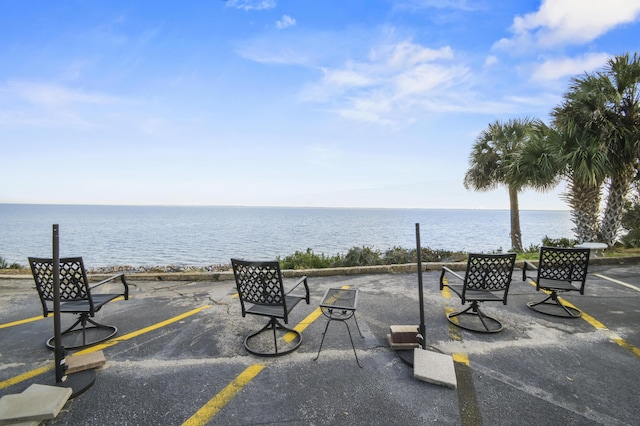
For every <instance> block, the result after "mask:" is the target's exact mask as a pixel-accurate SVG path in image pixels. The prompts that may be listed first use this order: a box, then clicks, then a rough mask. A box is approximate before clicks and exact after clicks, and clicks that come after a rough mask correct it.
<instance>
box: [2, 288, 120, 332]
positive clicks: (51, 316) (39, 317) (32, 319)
mask: <svg viewBox="0 0 640 426" xmlns="http://www.w3.org/2000/svg"><path fill="white" fill-rule="evenodd" d="M118 300H124V297H122V296H120V297H118V298H116V299H113V300H112V302H117V301H118ZM45 318H53V313H51V315H49V316H48V317H45V316H42V315H40V316H37V317H31V318H25V319H22V320H18V321H13V322H8V323H5V324H0V328H9V327H14V326H16V325H21V324H27V323H30V322H34V321H39V320H41V319H45Z"/></svg>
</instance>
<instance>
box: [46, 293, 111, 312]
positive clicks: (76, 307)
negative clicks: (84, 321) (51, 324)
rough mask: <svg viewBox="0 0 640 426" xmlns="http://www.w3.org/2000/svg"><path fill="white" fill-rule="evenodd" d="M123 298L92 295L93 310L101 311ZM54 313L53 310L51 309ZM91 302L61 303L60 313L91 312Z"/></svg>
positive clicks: (109, 295) (108, 295)
mask: <svg viewBox="0 0 640 426" xmlns="http://www.w3.org/2000/svg"><path fill="white" fill-rule="evenodd" d="M120 296H122V295H121V294H92V295H91V299H92V300H93V310H94V311H95V312H97V311H99V310H100V308H102V307H103V306H104V305H106V304H107V303H109V302H111V301H112V300H113V299H117V298H118V297H120ZM51 311H53V308H51ZM89 311H90V307H89V301H88V300H69V301H65V302H61V303H60V312H72V313H78V312H89Z"/></svg>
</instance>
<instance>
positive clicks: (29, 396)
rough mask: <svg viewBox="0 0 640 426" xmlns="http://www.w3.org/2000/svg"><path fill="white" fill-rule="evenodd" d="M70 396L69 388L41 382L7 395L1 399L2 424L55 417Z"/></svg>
mask: <svg viewBox="0 0 640 426" xmlns="http://www.w3.org/2000/svg"><path fill="white" fill-rule="evenodd" d="M70 397H71V389H69V388H64V387H57V386H46V385H39V384H33V385H31V386H29V387H28V388H27V389H26V390H25V391H24V392H22V393H20V394H13V395H5V396H3V397H2V398H1V399H0V425H9V424H15V423H19V422H33V421H38V422H39V421H43V420H49V419H53V418H55V417H56V416H57V415H58V413H60V410H62V407H64V404H66V403H67V400H68V399H69V398H70Z"/></svg>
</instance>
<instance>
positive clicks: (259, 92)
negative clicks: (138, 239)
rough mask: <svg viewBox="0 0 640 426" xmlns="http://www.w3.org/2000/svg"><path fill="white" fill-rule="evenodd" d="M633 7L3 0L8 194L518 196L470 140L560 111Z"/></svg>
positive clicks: (617, 45)
mask: <svg viewBox="0 0 640 426" xmlns="http://www.w3.org/2000/svg"><path fill="white" fill-rule="evenodd" d="M639 20H640V0H608V1H606V2H605V1H599V0H554V1H551V0H545V1H530V0H520V1H500V2H496V1H492V0H478V1H475V0H441V1H437V0H395V1H394V0H366V1H365V0H323V1H311V0H229V1H226V2H225V1H221V0H209V1H181V2H178V1H160V0H158V1H133V0H132V1H117V0H108V1H106V0H104V1H100V0H96V1H89V0H82V1H81V0H77V1H48V0H42V1H35V0H0V28H1V34H2V35H1V37H0V52H2V54H1V55H0V150H1V154H0V155H1V157H0V158H2V167H1V168H0V179H1V180H2V184H1V186H0V202H3V203H72V204H135V205H138V204H151V205H167V204H176V205H249V206H321V207H401V208H405V207H407V208H410V207H416V208H487V209H508V208H509V204H508V196H507V192H506V190H505V189H504V188H499V189H496V190H494V191H490V192H480V193H479V192H472V191H468V190H466V189H465V188H464V186H463V185H462V180H463V176H464V173H465V171H466V170H467V168H468V156H469V152H470V150H471V146H472V144H473V142H474V139H475V138H476V137H477V135H478V134H479V132H480V131H481V130H482V129H484V128H485V127H486V126H487V125H488V124H489V123H491V122H493V121H495V120H498V119H499V120H507V119H509V118H514V117H530V118H533V117H538V118H541V119H543V120H545V121H546V120H548V113H549V111H550V110H551V109H552V108H553V107H554V106H555V105H557V104H558V103H559V102H560V100H561V97H562V94H563V93H564V91H565V90H566V89H567V85H568V82H569V79H570V77H572V76H575V75H579V74H582V73H584V72H586V71H588V72H590V71H593V70H596V69H598V68H600V67H602V66H603V65H604V64H605V62H606V60H607V59H608V58H610V57H612V56H614V55H617V54H623V53H625V52H632V53H633V52H634V51H636V50H637V49H638V40H640V24H639ZM562 191H563V186H562V185H560V186H559V187H558V188H556V190H554V191H553V192H550V193H545V194H539V193H536V192H534V191H525V192H524V193H523V194H521V198H520V207H521V209H566V208H567V207H566V204H565V203H564V202H563V201H562V199H561V198H560V197H559V194H560V193H561V192H562Z"/></svg>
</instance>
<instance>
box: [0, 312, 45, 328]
mask: <svg viewBox="0 0 640 426" xmlns="http://www.w3.org/2000/svg"><path fill="white" fill-rule="evenodd" d="M51 316H52V317H53V315H51ZM43 318H44V317H43V316H42V315H40V316H37V317H31V318H25V319H22V320H18V321H13V322H8V323H5V324H0V328H8V327H13V326H15V325H20V324H26V323H29V322H33V321H38V320H41V319H43Z"/></svg>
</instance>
